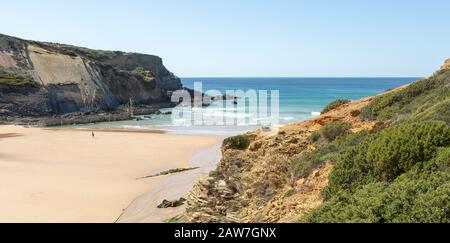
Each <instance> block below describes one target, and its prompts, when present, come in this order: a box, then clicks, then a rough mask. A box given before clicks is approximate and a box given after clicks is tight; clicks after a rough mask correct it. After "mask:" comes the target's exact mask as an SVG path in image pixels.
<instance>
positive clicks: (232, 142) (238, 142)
mask: <svg viewBox="0 0 450 243" xmlns="http://www.w3.org/2000/svg"><path fill="white" fill-rule="evenodd" d="M223 144H224V146H225V148H227V149H239V150H244V149H247V148H248V146H250V139H249V138H248V137H247V136H245V135H239V136H234V137H230V138H227V139H225V140H224V142H223Z"/></svg>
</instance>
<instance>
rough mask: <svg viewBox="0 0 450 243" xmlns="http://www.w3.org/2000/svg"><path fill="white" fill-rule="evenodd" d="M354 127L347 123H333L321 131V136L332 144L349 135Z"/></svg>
mask: <svg viewBox="0 0 450 243" xmlns="http://www.w3.org/2000/svg"><path fill="white" fill-rule="evenodd" d="M350 129H352V125H351V124H349V123H345V122H333V123H330V124H327V125H325V126H324V127H322V128H321V129H320V131H319V132H320V134H321V135H322V137H323V138H324V139H325V140H326V141H327V142H332V141H334V140H335V139H336V138H338V137H339V136H343V135H347V134H348V133H349V132H350Z"/></svg>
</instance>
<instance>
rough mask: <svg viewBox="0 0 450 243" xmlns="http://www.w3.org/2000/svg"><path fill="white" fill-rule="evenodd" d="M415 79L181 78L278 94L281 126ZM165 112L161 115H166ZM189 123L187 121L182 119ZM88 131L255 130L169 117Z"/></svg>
mask: <svg viewBox="0 0 450 243" xmlns="http://www.w3.org/2000/svg"><path fill="white" fill-rule="evenodd" d="M417 79H418V78H183V79H182V81H183V84H184V86H185V87H188V88H194V82H202V86H203V90H202V91H203V92H205V91H207V90H218V91H221V92H222V93H224V94H225V92H226V91H227V90H243V91H248V90H268V91H269V93H270V91H271V90H279V93H280V112H279V118H280V123H281V124H286V123H292V122H296V121H300V120H305V119H309V118H311V117H313V116H315V115H318V114H320V112H321V111H322V109H323V108H324V107H325V106H326V105H327V104H328V103H329V102H331V101H333V100H336V99H350V100H358V99H361V98H363V97H367V96H372V95H375V94H379V93H382V92H384V91H386V90H388V89H392V88H395V87H399V86H401V85H404V84H407V83H411V82H413V81H415V80H417ZM205 109H208V110H207V111H206V113H205V114H217V113H218V112H219V113H220V114H221V115H224V116H229V115H232V116H240V115H246V114H239V113H238V111H236V110H235V109H229V108H227V109H217V107H213V108H205ZM169 110H170V109H168V110H165V111H169ZM186 119H189V118H186ZM88 126H89V127H114V128H117V127H126V128H140V129H161V130H165V131H167V132H169V133H176V134H199V135H225V136H227V135H233V134H236V133H240V132H244V131H247V130H253V129H255V128H257V127H258V126H220V127H218V126H189V125H183V122H182V121H176V122H175V123H174V121H173V120H172V116H170V115H165V116H164V115H161V116H152V119H147V120H142V121H124V122H113V123H101V124H95V125H88Z"/></svg>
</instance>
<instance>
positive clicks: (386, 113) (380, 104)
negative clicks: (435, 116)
mask: <svg viewBox="0 0 450 243" xmlns="http://www.w3.org/2000/svg"><path fill="white" fill-rule="evenodd" d="M449 77H450V70H444V71H441V72H438V73H436V74H435V75H434V76H433V77H431V78H428V79H424V80H420V81H417V82H415V83H413V84H411V85H409V86H408V87H406V88H404V89H402V90H398V91H393V92H390V93H387V94H383V95H380V96H377V97H376V98H374V99H373V101H372V102H370V104H369V105H368V106H367V107H365V108H364V109H363V112H362V114H361V117H362V118H364V119H366V120H376V119H382V120H390V119H395V118H400V119H402V118H403V117H405V116H406V117H407V118H408V117H409V116H410V115H411V114H414V113H416V112H418V111H419V112H423V111H425V110H426V109H427V108H429V107H432V106H433V105H435V104H436V103H438V102H441V101H442V100H445V99H446V98H449V96H450V92H449V88H448V87H446V86H445V82H447V80H448V79H449Z"/></svg>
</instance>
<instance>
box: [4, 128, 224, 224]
mask: <svg viewBox="0 0 450 243" xmlns="http://www.w3.org/2000/svg"><path fill="white" fill-rule="evenodd" d="M220 140H221V138H218V137H207V136H202V137H194V136H176V135H167V134H155V133H132V132H127V133H123V132H118V131H115V132H105V131H102V132H96V137H95V139H93V138H91V133H90V131H75V130H45V129H39V128H23V127H17V126H0V222H115V221H116V220H117V219H118V217H119V216H120V215H121V214H122V212H123V210H124V209H125V208H127V207H128V206H129V205H130V204H131V202H133V201H134V200H135V199H136V198H138V197H140V196H142V195H148V192H149V191H152V190H154V188H161V185H159V184H158V183H162V182H164V181H165V180H164V178H158V179H154V180H136V178H140V177H143V176H147V175H150V174H155V173H158V172H160V171H164V170H167V169H172V168H179V167H186V166H189V158H190V157H191V156H192V155H194V154H195V153H196V151H198V150H199V149H204V148H208V147H211V146H214V145H215V144H217V143H218V142H220ZM194 179H195V178H194ZM168 190H170V188H168Z"/></svg>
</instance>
